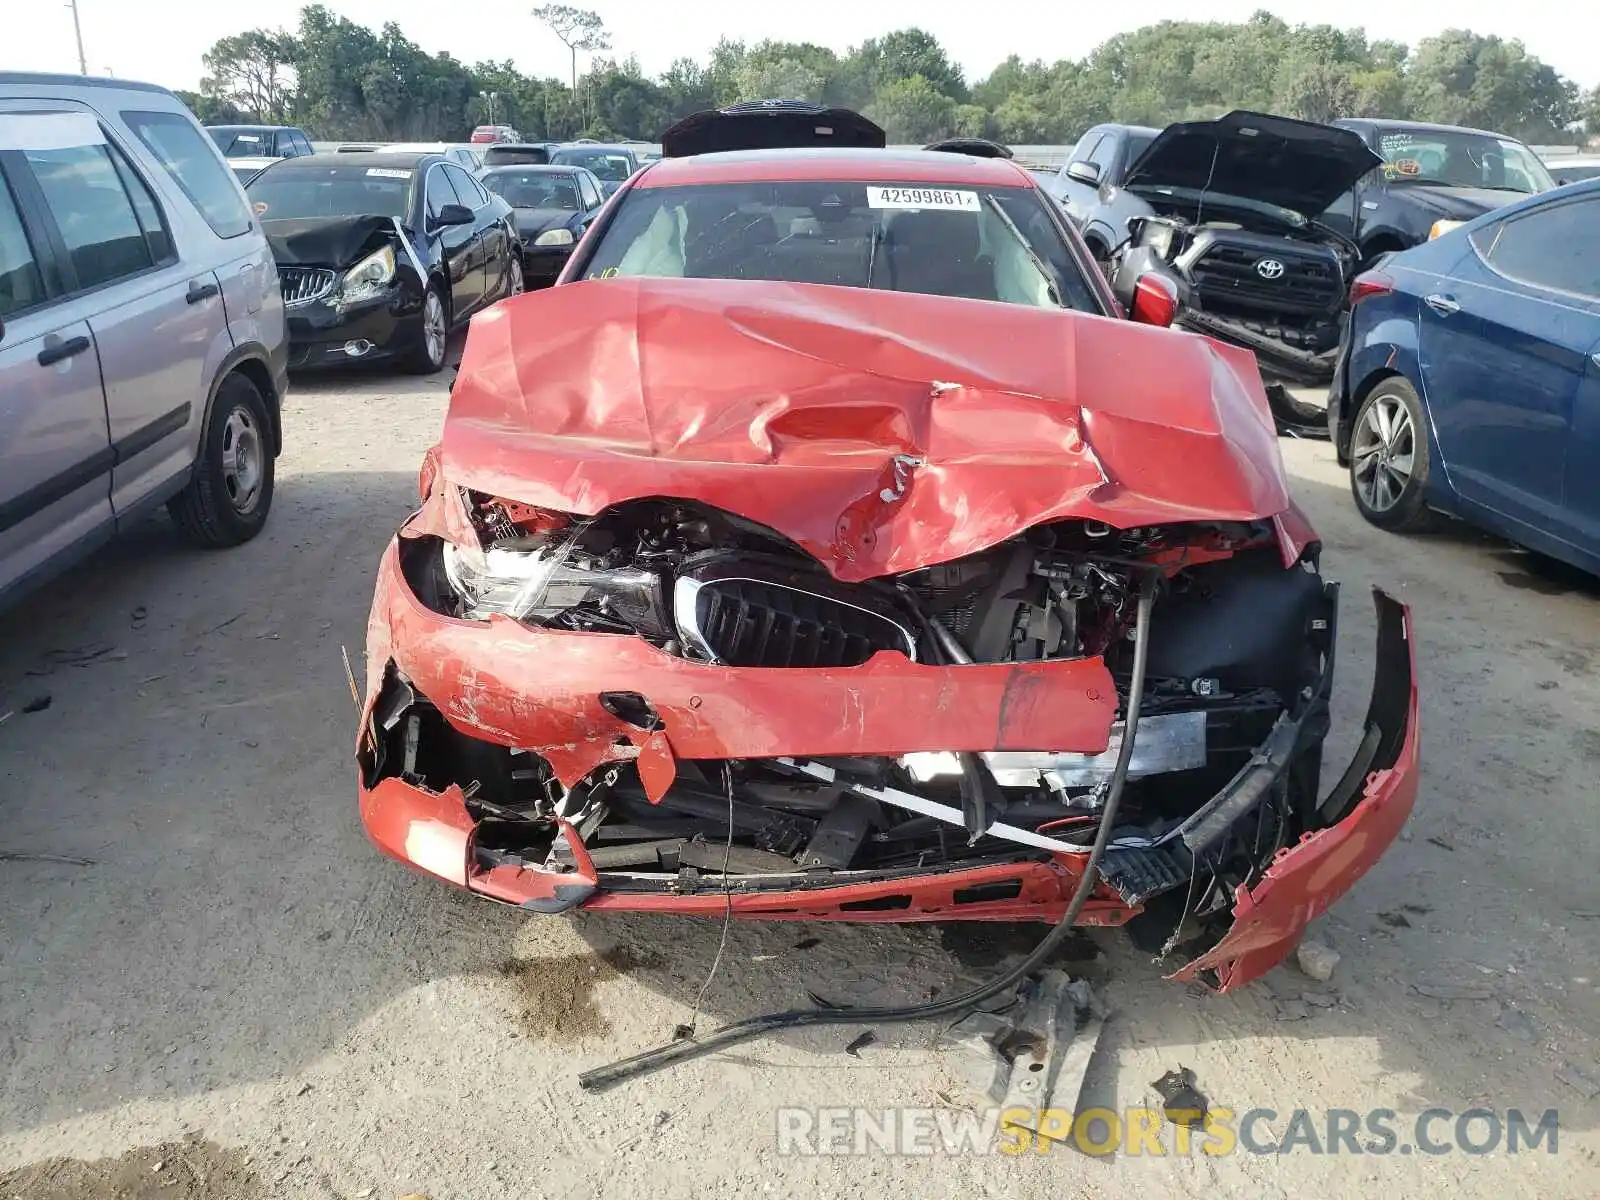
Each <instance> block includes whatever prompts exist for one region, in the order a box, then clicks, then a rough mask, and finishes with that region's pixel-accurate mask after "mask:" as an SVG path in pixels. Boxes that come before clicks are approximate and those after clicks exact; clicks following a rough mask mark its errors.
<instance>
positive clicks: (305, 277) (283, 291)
mask: <svg viewBox="0 0 1600 1200" xmlns="http://www.w3.org/2000/svg"><path fill="white" fill-rule="evenodd" d="M338 282H339V273H338V272H337V271H330V270H329V269H328V268H327V267H292V266H291V267H279V268H278V292H279V294H280V295H281V296H282V297H283V306H284V307H285V308H299V307H301V306H302V305H305V304H315V303H316V302H317V301H318V300H326V299H327V298H328V297H329V296H330V295H332V294H333V289H334V286H335V285H336V284H337V283H338Z"/></svg>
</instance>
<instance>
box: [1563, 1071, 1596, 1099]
mask: <svg viewBox="0 0 1600 1200" xmlns="http://www.w3.org/2000/svg"><path fill="white" fill-rule="evenodd" d="M1556 1078H1557V1079H1559V1080H1561V1082H1562V1083H1564V1084H1566V1085H1567V1086H1568V1087H1570V1088H1574V1089H1576V1090H1577V1091H1578V1092H1579V1093H1581V1094H1582V1095H1583V1098H1584V1099H1585V1100H1593V1099H1595V1098H1596V1097H1597V1096H1600V1082H1596V1081H1595V1079H1594V1078H1593V1077H1592V1076H1590V1075H1587V1074H1585V1073H1584V1072H1583V1071H1580V1070H1579V1069H1578V1068H1577V1067H1575V1066H1573V1065H1572V1064H1571V1063H1563V1064H1562V1065H1561V1066H1560V1067H1558V1068H1557V1069H1556Z"/></svg>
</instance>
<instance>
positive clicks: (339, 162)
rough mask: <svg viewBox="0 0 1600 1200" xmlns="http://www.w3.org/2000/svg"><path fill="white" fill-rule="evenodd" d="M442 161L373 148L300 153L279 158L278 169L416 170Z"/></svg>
mask: <svg viewBox="0 0 1600 1200" xmlns="http://www.w3.org/2000/svg"><path fill="white" fill-rule="evenodd" d="M444 161H445V159H444V158H443V157H442V156H440V155H438V154H429V153H424V152H423V151H420V150H373V151H370V152H367V153H362V154H339V153H337V152H326V151H325V152H323V153H321V154H302V155H301V156H300V157H299V158H285V159H280V160H279V169H285V168H286V169H288V170H292V171H299V170H303V169H304V168H306V167H345V168H348V169H349V170H352V171H354V170H358V169H365V168H367V167H392V168H395V169H397V170H398V169H402V168H407V169H410V170H417V169H419V168H421V167H423V166H425V165H431V164H432V163H435V162H444Z"/></svg>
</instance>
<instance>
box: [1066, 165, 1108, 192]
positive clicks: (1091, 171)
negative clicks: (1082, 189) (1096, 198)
mask: <svg viewBox="0 0 1600 1200" xmlns="http://www.w3.org/2000/svg"><path fill="white" fill-rule="evenodd" d="M1067 178H1068V179H1076V180H1077V181H1078V182H1079V183H1083V184H1087V185H1088V186H1089V187H1099V186H1100V164H1099V163H1092V162H1088V161H1086V160H1084V159H1079V160H1078V161H1077V162H1069V163H1068V164H1067Z"/></svg>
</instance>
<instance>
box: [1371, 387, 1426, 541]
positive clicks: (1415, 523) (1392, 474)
mask: <svg viewBox="0 0 1600 1200" xmlns="http://www.w3.org/2000/svg"><path fill="white" fill-rule="evenodd" d="M1425 420H1426V418H1425V417H1424V415H1423V412H1422V401H1421V400H1420V399H1419V398H1418V397H1417V393H1416V391H1415V390H1414V389H1413V388H1412V386H1411V385H1410V384H1409V383H1407V382H1406V381H1405V380H1404V379H1399V378H1393V379H1385V380H1384V381H1383V382H1382V383H1380V384H1379V385H1378V386H1377V387H1375V388H1373V389H1372V391H1371V393H1370V394H1369V395H1368V396H1367V398H1366V400H1365V401H1363V402H1362V405H1361V411H1360V412H1358V413H1357V414H1356V419H1355V423H1354V424H1353V425H1352V426H1351V428H1350V492H1351V494H1352V495H1353V496H1354V497H1355V501H1356V507H1357V508H1358V509H1360V510H1361V515H1362V516H1363V517H1365V518H1366V519H1367V520H1368V521H1370V522H1371V523H1372V524H1374V525H1376V526H1377V527H1378V528H1379V529H1387V530H1389V531H1390V532H1392V533H1419V532H1421V531H1422V530H1424V529H1426V528H1428V526H1429V525H1431V524H1432V523H1433V513H1432V511H1431V510H1430V509H1429V508H1428V506H1427V505H1426V504H1425V503H1424V499H1423V498H1424V496H1425V495H1426V494H1427V490H1428V467H1429V463H1428V435H1427V425H1426V424H1425Z"/></svg>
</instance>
